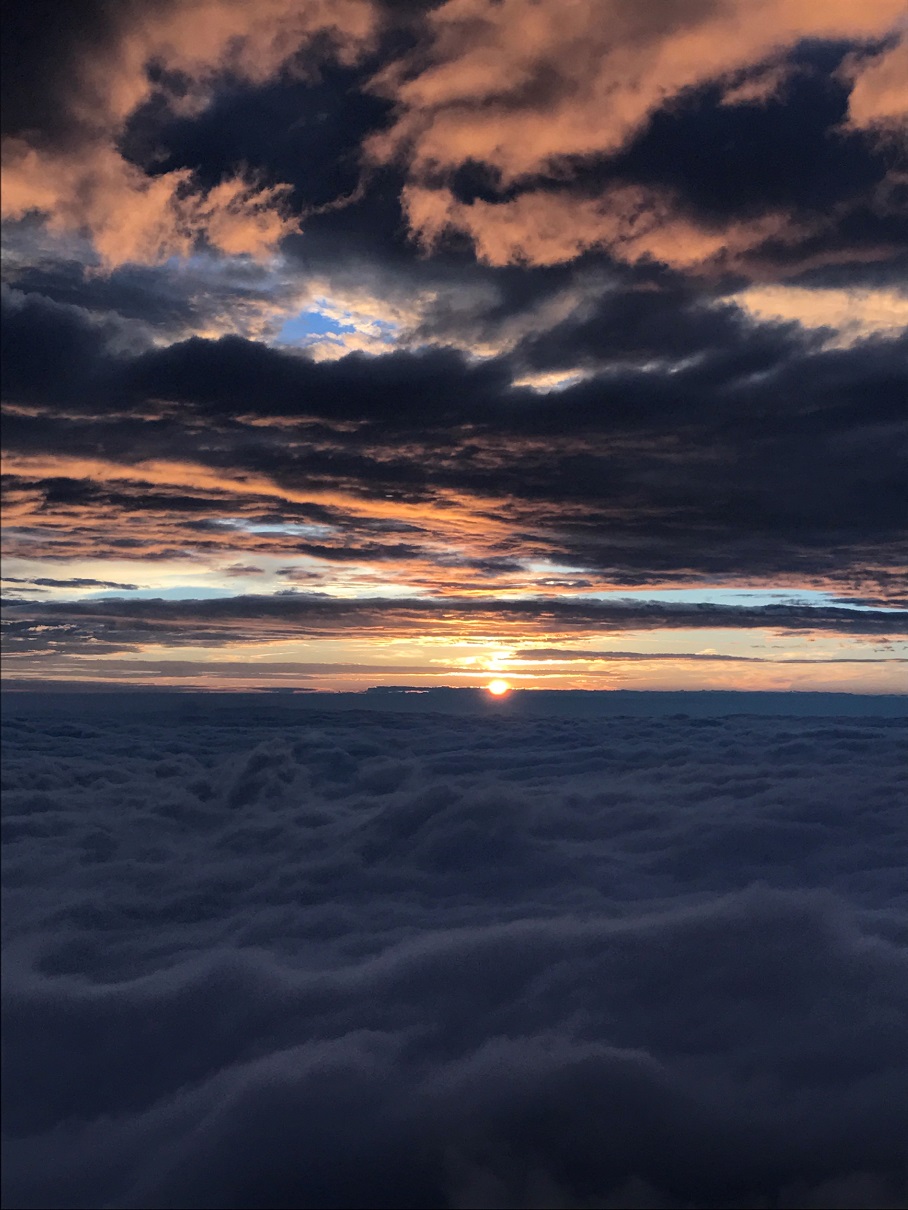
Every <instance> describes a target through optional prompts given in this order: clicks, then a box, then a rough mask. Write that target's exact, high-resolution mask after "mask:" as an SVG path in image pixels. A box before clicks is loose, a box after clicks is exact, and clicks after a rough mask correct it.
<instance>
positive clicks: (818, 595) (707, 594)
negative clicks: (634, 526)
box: [582, 586, 900, 613]
mask: <svg viewBox="0 0 908 1210" xmlns="http://www.w3.org/2000/svg"><path fill="white" fill-rule="evenodd" d="M582 597H583V599H585V600H592V601H617V600H621V599H622V598H623V599H627V598H628V597H632V598H633V599H634V600H639V599H640V598H641V597H642V598H643V599H645V600H647V601H664V602H669V603H670V602H672V601H677V602H678V603H679V604H680V603H684V604H691V603H693V604H698V605H751V606H760V605H813V606H829V607H832V608H836V607H838V608H840V609H841V608H844V607H846V606H847V607H848V608H849V609H872V610H878V609H890V610H891V612H893V613H898V612H900V607H899V606H891V607H890V606H883V605H875V604H872V605H867V604H864V603H863V602H861V601H860V600H854V601H852V600H850V599H848V598H845V597H842V596H837V595H836V594H835V593H831V592H823V591H822V590H821V589H817V588H774V589H762V588H713V587H709V586H704V587H703V588H662V589H652V588H621V589H616V590H614V591H612V592H592V593H583V594H582Z"/></svg>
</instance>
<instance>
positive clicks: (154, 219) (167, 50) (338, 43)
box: [2, 0, 376, 268]
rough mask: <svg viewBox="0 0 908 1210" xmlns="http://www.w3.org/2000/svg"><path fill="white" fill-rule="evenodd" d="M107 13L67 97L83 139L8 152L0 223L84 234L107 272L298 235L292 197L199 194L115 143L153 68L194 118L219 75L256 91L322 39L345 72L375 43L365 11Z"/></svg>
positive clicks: (295, 7)
mask: <svg viewBox="0 0 908 1210" xmlns="http://www.w3.org/2000/svg"><path fill="white" fill-rule="evenodd" d="M112 14H113V17H114V19H115V20H116V21H117V22H118V24H117V27H116V29H115V31H114V33H113V36H112V40H111V41H110V43H109V44H107V45H105V46H104V47H103V48H101V49H99V50H97V51H96V52H95V53H92V54H87V55H86V57H85V59H84V61H83V62H82V63H81V64H80V65H79V70H78V73H77V79H78V84H77V86H76V88H75V91H74V94H73V96H72V98H71V106H72V114H73V116H74V117H75V118H76V119H77V121H78V123H79V129H80V132H81V133H80V135H79V137H78V138H77V139H76V140H75V141H74V142H73V144H72V145H70V146H66V147H63V148H60V147H52V148H48V147H39V146H32V145H30V144H29V143H28V142H26V141H23V140H21V139H13V140H6V141H5V142H4V145H3V185H4V187H3V193H2V213H3V215H4V217H6V218H20V217H22V216H23V215H24V214H26V213H28V212H30V211H38V212H40V213H43V214H45V215H46V216H47V217H48V219H49V221H50V224H51V226H52V227H56V228H57V229H62V230H82V231H86V232H87V233H88V234H89V235H90V236H91V238H92V240H93V242H94V245H95V248H96V250H97V252H98V254H99V256H100V258H101V260H102V262H103V264H104V265H105V266H106V267H108V268H110V267H113V266H115V265H118V264H122V263H124V262H126V261H139V262H144V263H153V262H156V261H161V260H165V259H167V258H168V257H170V256H185V255H187V254H188V253H189V252H190V251H191V250H192V248H193V247H194V246H195V245H196V243H197V242H198V241H199V240H200V239H205V240H207V241H208V242H209V243H210V244H211V245H213V246H214V247H216V248H218V249H220V250H221V251H223V252H225V253H228V254H231V255H239V254H249V255H252V256H256V257H261V256H263V255H266V254H267V253H268V252H269V251H270V250H271V249H273V247H274V245H275V244H276V243H277V241H278V240H279V239H280V238H281V236H282V235H284V234H285V233H286V232H287V231H288V230H292V229H294V228H295V227H296V226H297V225H298V224H297V223H296V222H295V221H294V220H293V219H292V218H291V216H290V215H289V214H288V213H287V208H286V194H287V192H288V188H289V187H287V186H282V185H278V186H270V187H265V186H262V185H259V184H257V183H256V182H254V181H251V180H248V179H245V178H243V177H242V176H236V177H234V178H232V179H229V180H226V181H223V182H222V183H221V184H219V185H218V186H216V187H215V188H213V189H211V190H209V191H207V192H205V191H199V190H198V189H196V188H195V187H194V184H193V181H192V178H191V174H190V173H189V172H187V171H175V172H169V173H164V174H161V175H158V176H155V177H150V176H148V175H146V174H145V173H144V172H142V170H141V169H140V168H138V167H136V166H135V165H134V164H133V163H131V162H129V161H128V160H126V159H124V157H123V156H122V155H121V154H120V152H119V151H118V149H117V141H118V138H119V136H120V134H121V133H122V130H123V128H124V124H125V122H126V121H127V119H128V118H129V116H130V115H131V114H132V113H134V112H135V111H136V109H137V108H138V107H139V106H140V105H142V104H143V102H145V101H146V100H147V99H148V98H149V97H150V95H151V92H152V83H151V81H150V78H149V75H148V68H149V66H150V65H152V64H157V65H159V66H162V67H165V68H166V69H167V70H169V71H171V72H178V73H180V74H181V75H182V77H183V78H184V80H186V81H188V88H187V90H186V91H185V92H184V93H183V94H182V95H180V96H171V97H169V98H168V100H169V103H170V104H171V106H172V107H173V108H175V109H177V110H180V111H182V112H193V111H196V112H197V111H199V110H200V109H202V108H204V106H205V105H206V104H207V101H208V99H209V96H210V91H211V87H212V85H213V82H214V81H215V79H216V77H217V76H218V74H219V73H222V72H224V71H227V70H229V71H230V72H231V73H232V74H234V75H236V76H239V77H241V78H244V79H246V80H249V81H251V82H253V83H261V82H263V81H265V80H267V79H269V78H271V77H272V76H274V75H275V74H276V73H278V72H279V71H281V70H282V69H284V68H285V67H286V65H287V64H288V61H289V60H290V59H291V58H292V57H293V56H294V55H295V54H296V53H297V52H298V51H299V50H300V49H301V48H303V47H304V46H305V45H306V44H307V43H309V42H311V41H312V39H314V38H315V37H318V36H321V37H322V38H325V39H326V40H327V44H328V45H329V46H330V47H331V53H332V54H333V55H334V56H335V57H336V58H337V59H339V60H340V61H341V62H347V63H349V62H352V61H355V60H356V59H357V58H358V57H359V56H360V55H361V54H362V53H363V52H364V50H365V49H367V48H368V47H369V46H370V45H371V41H372V38H373V35H374V32H375V28H376V14H375V9H374V6H373V5H372V3H371V0H303V2H300V0H258V2H257V3H256V4H247V3H245V2H242V0H198V2H194V3H192V4H178V5H161V6H156V7H153V8H144V9H136V8H133V7H132V6H126V5H124V6H122V8H119V9H117V8H114V9H113V10H112Z"/></svg>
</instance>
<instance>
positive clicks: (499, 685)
mask: <svg viewBox="0 0 908 1210" xmlns="http://www.w3.org/2000/svg"><path fill="white" fill-rule="evenodd" d="M486 689H487V690H488V692H489V693H491V694H492V696H493V697H504V695H505V694H506V693H510V692H511V686H510V685H509V684H508V682H507V681H489V683H488V685H486Z"/></svg>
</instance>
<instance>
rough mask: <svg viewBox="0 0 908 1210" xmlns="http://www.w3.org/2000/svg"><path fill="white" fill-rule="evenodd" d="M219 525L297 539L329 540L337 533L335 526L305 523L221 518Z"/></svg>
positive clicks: (251, 532) (245, 531)
mask: <svg viewBox="0 0 908 1210" xmlns="http://www.w3.org/2000/svg"><path fill="white" fill-rule="evenodd" d="M217 524H218V525H222V526H223V527H224V528H225V529H239V530H242V531H243V533H247V534H289V535H290V536H291V537H296V538H329V537H330V536H331V535H332V534H334V533H336V532H337V529H336V527H335V526H333V525H310V524H307V523H305V522H303V521H287V522H283V521H274V522H270V521H269V522H258V521H247V520H246V519H245V518H244V517H221V518H220V519H219V520H218V521H217Z"/></svg>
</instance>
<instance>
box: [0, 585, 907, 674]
mask: <svg viewBox="0 0 908 1210" xmlns="http://www.w3.org/2000/svg"><path fill="white" fill-rule="evenodd" d="M453 620H457V621H458V623H459V624H460V625H461V627H463V628H469V627H470V626H471V625H481V626H483V627H485V628H486V629H488V628H492V629H494V630H498V631H500V632H501V633H502V634H505V635H507V634H508V633H510V631H511V629H512V628H514V627H518V628H523V629H522V634H524V635H525V634H526V633H527V632H530V633H532V632H533V631H535V632H537V633H538V632H542V633H546V632H551V631H552V630H555V631H562V632H565V633H572V632H573V633H575V634H576V633H580V632H584V633H588V634H597V633H608V632H609V631H624V630H630V629H633V630H664V629H677V630H690V629H709V630H714V629H719V630H725V629H728V630H732V629H734V630H737V629H770V630H776V631H782V632H787V633H805V632H808V633H809V632H811V631H824V632H828V633H832V634H842V635H855V636H857V635H866V636H870V635H876V636H881V637H882V636H888V637H895V636H900V635H904V634H906V633H908V614H906V613H905V612H903V611H898V610H871V609H847V608H831V607H828V606H822V605H761V606H743V605H742V606H736V605H714V604H678V603H665V602H654V601H635V600H623V601H592V600H589V599H587V600H583V599H579V600H578V599H573V600H571V599H569V598H568V599H565V598H560V599H545V598H543V599H535V600H514V599H497V600H477V599H473V598H457V597H443V598H439V599H435V600H428V599H422V600H419V599H416V600H413V599H410V600H407V599H387V598H378V599H373V600H368V599H347V598H343V599H342V598H336V597H330V596H327V595H325V594H323V593H303V592H291V593H279V594H275V595H273V596H237V597H226V598H214V599H206V600H160V599H158V600H142V599H129V598H121V599H118V600H113V601H72V602H47V601H41V602H28V603H25V602H21V601H20V602H16V601H12V602H8V603H7V616H6V619H5V620H4V623H3V631H4V643H5V645H6V649H7V650H8V651H9V652H10V653H11V654H13V653H16V652H22V653H28V652H31V651H52V652H53V651H56V652H66V651H72V652H78V650H79V649H80V647H81V646H83V645H84V644H86V643H89V644H94V643H97V642H102V643H113V644H115V645H117V647H119V648H126V647H131V646H134V645H136V644H141V643H148V642H155V643H163V644H166V645H168V646H204V645H206V644H211V645H215V646H217V645H223V644H227V643H236V642H237V641H247V642H248V641H253V640H258V641H261V640H265V639H269V640H272V641H274V640H278V639H284V640H286V639H290V638H304V637H319V636H321V637H330V636H337V635H343V634H349V633H351V632H355V633H357V634H369V633H379V634H384V635H402V636H406V635H415V634H426V633H442V634H443V633H450V627H451V623H452V621H453ZM587 658H589V657H587ZM594 658H595V653H594Z"/></svg>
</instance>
